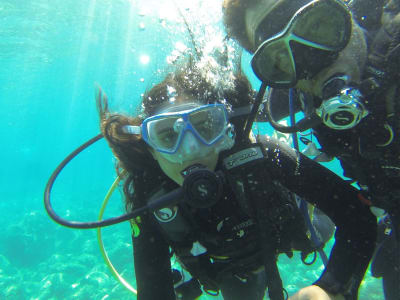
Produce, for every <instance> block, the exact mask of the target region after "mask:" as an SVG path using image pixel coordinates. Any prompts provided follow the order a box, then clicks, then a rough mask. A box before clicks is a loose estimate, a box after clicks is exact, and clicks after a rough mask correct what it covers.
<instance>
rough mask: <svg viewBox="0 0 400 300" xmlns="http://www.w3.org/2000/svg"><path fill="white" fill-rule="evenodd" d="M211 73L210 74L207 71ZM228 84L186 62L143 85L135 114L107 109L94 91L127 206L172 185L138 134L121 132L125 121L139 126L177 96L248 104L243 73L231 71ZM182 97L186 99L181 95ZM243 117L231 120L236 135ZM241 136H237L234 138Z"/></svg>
mask: <svg viewBox="0 0 400 300" xmlns="http://www.w3.org/2000/svg"><path fill="white" fill-rule="evenodd" d="M210 72H211V73H210ZM226 75H227V74H226V73H225V74H224V75H223V77H225V79H226V78H230V80H229V81H230V82H229V84H228V83H226V82H225V81H224V80H218V79H216V76H217V74H216V73H214V72H213V71H212V69H211V68H210V66H209V65H199V64H196V63H194V62H193V61H191V60H190V61H188V62H186V63H184V64H183V65H181V66H180V67H177V68H176V69H175V71H174V72H172V73H170V74H168V75H167V76H166V77H165V79H164V80H163V81H162V82H160V83H159V84H157V85H155V86H154V87H152V88H151V89H150V90H148V91H147V92H146V93H145V95H144V96H143V99H142V112H141V114H140V115H139V116H137V117H131V116H127V115H124V114H119V113H111V112H110V111H109V109H108V100H107V97H106V96H105V95H104V94H103V95H98V97H97V108H98V112H99V115H100V128H101V131H102V133H103V135H104V137H105V139H106V140H107V142H108V144H109V146H110V147H111V149H112V151H113V153H114V155H115V156H116V157H117V159H118V165H117V170H118V172H119V173H121V172H122V171H123V170H125V171H127V173H128V175H127V177H126V178H125V182H124V194H125V198H126V199H125V201H126V209H127V210H128V211H129V210H131V209H132V208H133V207H137V206H143V205H144V204H145V199H147V198H148V197H149V196H150V195H151V193H152V192H154V191H155V189H156V188H159V187H160V186H163V185H164V186H166V187H169V186H176V184H175V183H174V182H173V181H172V180H171V179H170V178H169V177H167V176H166V175H165V174H164V173H163V171H162V170H161V168H160V166H159V164H158V162H157V161H156V160H154V158H153V156H152V155H151V153H150V151H149V146H148V145H147V144H146V143H145V142H144V141H143V140H142V139H141V137H140V136H139V135H131V134H127V133H125V132H124V131H123V130H122V128H123V126H124V125H140V124H141V123H142V121H143V120H144V119H145V118H146V117H149V116H152V115H154V114H156V113H157V111H158V110H159V109H160V108H161V107H162V106H163V105H165V104H168V103H169V102H171V101H173V100H174V99H173V98H175V97H178V96H179V95H182V96H184V97H188V99H187V100H188V101H190V102H194V101H196V102H198V103H201V104H209V103H223V104H225V105H226V106H227V108H228V110H229V109H235V108H236V107H242V106H246V105H249V104H250V103H251V102H252V101H253V91H252V89H251V85H250V83H249V81H248V80H247V78H246V77H245V76H244V75H242V74H241V73H238V74H231V76H226ZM185 99H186V98H185ZM245 120H246V118H245V117H236V118H234V119H231V120H230V122H231V123H232V124H233V125H234V127H235V128H236V129H237V130H236V131H237V132H238V133H239V135H240V130H239V129H240V128H243V127H244V125H245ZM238 138H241V137H240V136H238V137H237V140H238Z"/></svg>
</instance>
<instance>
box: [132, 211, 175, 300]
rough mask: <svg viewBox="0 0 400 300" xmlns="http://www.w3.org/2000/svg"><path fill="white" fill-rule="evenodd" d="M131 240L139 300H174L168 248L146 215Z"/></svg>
mask: <svg viewBox="0 0 400 300" xmlns="http://www.w3.org/2000/svg"><path fill="white" fill-rule="evenodd" d="M141 220H142V222H141V223H140V224H139V228H140V234H139V236H138V237H135V238H132V240H133V254H134V255H133V256H134V263H135V275H136V282H137V290H138V297H137V299H138V300H154V299H165V300H175V292H174V286H173V281H172V272H171V262H170V254H169V246H168V244H167V243H166V242H165V240H164V239H163V236H162V235H161V234H160V232H159V231H158V230H157V229H156V228H155V226H154V225H153V224H152V222H151V221H150V220H149V218H148V217H147V216H142V217H141Z"/></svg>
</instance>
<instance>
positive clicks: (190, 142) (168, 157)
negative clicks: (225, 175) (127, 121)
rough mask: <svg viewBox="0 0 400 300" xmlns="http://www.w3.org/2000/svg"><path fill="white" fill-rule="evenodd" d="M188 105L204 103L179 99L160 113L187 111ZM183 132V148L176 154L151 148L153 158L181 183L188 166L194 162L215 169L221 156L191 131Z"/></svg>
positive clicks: (166, 172) (169, 175) (171, 176)
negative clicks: (202, 142)
mask: <svg viewBox="0 0 400 300" xmlns="http://www.w3.org/2000/svg"><path fill="white" fill-rule="evenodd" d="M188 105H189V106H190V108H195V107H192V105H194V106H198V107H200V106H202V104H198V105H197V104H193V103H190V104H188V103H185V102H184V101H179V100H178V99H177V100H176V101H175V102H174V103H172V104H169V105H167V106H166V107H163V109H162V111H160V113H163V112H167V111H168V112H174V113H176V112H181V111H185V110H187V109H188V107H187V106H188ZM199 115H200V114H199ZM183 134H184V135H183V138H182V142H181V143H180V146H179V147H180V148H182V149H179V151H177V152H176V153H174V154H165V153H162V152H159V151H157V150H155V149H153V148H150V152H151V153H152V155H153V158H154V159H155V160H157V162H158V164H159V165H160V168H161V169H162V171H163V172H164V173H165V174H166V175H167V176H168V177H169V178H171V179H172V180H173V181H175V182H176V183H177V184H179V185H182V184H183V179H184V178H183V176H182V171H184V170H185V169H186V168H188V167H189V166H192V165H194V164H201V165H203V166H205V167H207V168H208V169H209V170H212V171H213V170H215V167H216V165H217V162H218V156H219V152H217V151H213V147H212V146H210V147H208V146H204V145H203V144H201V142H200V141H199V140H198V138H197V137H196V136H195V135H194V134H193V133H192V132H191V131H187V132H184V133H183Z"/></svg>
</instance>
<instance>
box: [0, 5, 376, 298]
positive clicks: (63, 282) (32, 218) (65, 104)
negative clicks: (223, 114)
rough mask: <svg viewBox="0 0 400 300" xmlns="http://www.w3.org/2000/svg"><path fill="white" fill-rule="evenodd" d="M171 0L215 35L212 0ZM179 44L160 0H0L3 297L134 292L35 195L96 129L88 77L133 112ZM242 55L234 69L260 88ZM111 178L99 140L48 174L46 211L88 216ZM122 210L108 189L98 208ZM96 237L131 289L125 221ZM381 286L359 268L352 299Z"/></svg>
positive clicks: (306, 272)
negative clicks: (357, 289) (356, 290)
mask: <svg viewBox="0 0 400 300" xmlns="http://www.w3.org/2000/svg"><path fill="white" fill-rule="evenodd" d="M176 2H177V3H178V5H180V6H181V7H182V8H183V12H184V13H185V14H186V16H187V18H188V20H189V21H190V22H189V24H192V26H193V31H194V33H195V34H197V36H199V34H203V35H206V36H218V35H215V32H214V31H213V30H217V31H218V30H219V27H218V26H219V25H220V24H219V20H220V3H221V1H215V0H206V1H202V2H198V1H192V2H193V3H191V2H190V1H183V0H176ZM200 24H203V25H202V26H200ZM206 25H207V26H209V27H207V26H206ZM205 28H208V29H207V30H205ZM210 28H213V29H210ZM221 34H222V33H221ZM182 45H186V46H187V47H190V39H189V36H188V34H187V31H186V29H185V27H184V25H183V22H182V19H181V18H180V17H179V14H178V13H177V10H176V8H175V7H174V5H173V2H172V1H169V0H163V1H161V0H160V1H157V0H146V1H133V0H131V1H129V0H88V1H82V0H81V1H78V0H52V1H48V0H31V1H26V0H0V105H1V109H0V125H1V126H0V134H1V137H2V141H3V142H2V144H1V145H2V146H1V154H2V156H1V157H2V158H3V159H2V165H1V168H0V179H1V180H0V184H1V200H2V201H0V228H2V234H1V235H0V299H12V300H14V299H15V300H20V299H91V300H97V299H135V296H133V295H131V294H130V293H129V292H128V291H127V290H125V289H124V288H123V287H122V286H120V285H119V283H118V282H117V281H116V280H115V279H114V278H113V277H112V275H111V273H110V272H109V271H108V269H107V267H106V265H105V264H104V263H103V261H102V257H101V255H100V252H99V250H98V246H97V241H96V233H95V231H93V230H72V229H67V228H64V227H61V226H58V225H56V224H55V223H54V222H52V221H51V220H50V219H49V218H48V216H47V214H46V213H45V211H44V208H43V192H44V187H45V184H46V182H47V180H48V178H49V176H50V175H51V173H52V171H53V170H54V168H55V167H56V166H57V165H58V163H60V162H61V160H62V159H63V158H64V157H65V156H66V155H67V154H68V153H70V152H71V151H72V150H73V149H75V148H76V147H77V146H79V145H80V144H82V143H83V142H85V141H86V140H88V139H89V138H91V137H92V136H94V135H96V134H98V133H99V126H98V116H97V112H96V108H95V103H94V86H95V84H100V85H101V86H102V87H103V89H104V90H105V91H106V92H107V94H108V95H109V97H110V103H111V108H112V109H115V110H122V111H125V112H129V113H132V114H133V113H136V112H137V109H138V103H139V100H140V95H141V94H142V93H143V92H144V91H145V90H146V89H149V88H151V86H152V84H154V83H156V82H157V81H159V80H160V79H161V78H162V77H163V75H165V74H166V72H167V71H168V66H169V64H168V61H171V60H173V59H174V56H176V55H178V54H179V51H178V52H177V50H179V49H181V50H182ZM248 59H249V57H248V56H246V55H245V56H244V59H243V66H244V68H245V72H246V73H247V74H248V75H249V76H250V78H251V80H252V83H253V84H254V87H255V88H257V87H258V85H259V83H258V82H257V81H256V79H255V78H254V76H253V75H252V73H251V71H250V70H249V69H248V67H247V63H246V62H248ZM329 167H331V168H333V169H334V170H335V171H336V172H340V169H339V167H338V165H337V164H335V165H329ZM114 179H115V171H114V161H113V157H112V154H111V152H110V150H109V149H108V147H107V146H106V143H105V142H104V141H100V142H98V143H97V144H95V145H94V146H93V147H91V148H89V149H88V150H87V151H85V152H84V153H83V154H81V155H79V156H78V157H77V158H76V159H75V160H73V161H72V163H71V164H70V165H68V166H67V167H66V169H65V171H64V172H63V173H62V174H61V175H60V177H59V178H58V179H57V181H56V184H55V186H54V189H53V198H52V199H53V203H54V208H55V209H56V211H57V212H58V213H59V214H60V215H61V216H63V217H66V218H68V219H70V220H80V221H91V220H95V219H96V218H97V215H98V210H99V208H100V205H101V202H102V199H103V198H104V195H105V193H106V191H107V190H108V188H109V186H110V185H111V183H112V182H113V180H114ZM122 211H123V204H122V201H121V195H120V194H119V193H115V195H113V197H112V199H111V203H110V204H109V207H108V208H107V211H106V215H105V216H106V217H107V216H115V215H118V214H120V213H121V212H122ZM103 236H104V242H105V246H106V248H107V251H108V252H109V255H110V257H111V259H112V261H113V263H114V264H115V266H116V268H117V269H118V270H119V271H120V272H121V273H122V274H123V276H124V277H125V278H126V279H127V280H128V281H129V282H130V283H131V284H132V285H135V284H136V283H135V277H134V274H133V261H132V246H131V238H130V229H129V226H128V225H127V224H121V225H117V226H113V227H111V228H106V229H105V230H104V231H103ZM280 269H281V273H282V278H283V280H284V284H285V286H286V288H287V290H288V291H289V293H293V292H294V291H296V290H297V289H298V288H300V287H303V286H306V285H308V284H310V283H311V282H312V281H313V280H315V279H316V278H317V277H318V274H319V273H320V272H321V270H322V267H321V263H320V261H319V262H317V263H315V264H314V265H313V266H312V267H306V266H304V265H302V264H301V262H300V260H299V257H298V255H297V256H295V258H293V259H292V260H289V259H287V258H285V257H283V256H282V257H281V258H280ZM380 285H381V283H380V280H378V279H373V278H371V277H370V276H369V274H368V276H367V277H366V279H365V283H364V284H363V287H362V289H361V297H360V299H383V297H382V292H381V287H380ZM203 298H206V297H203ZM208 298H212V297H208Z"/></svg>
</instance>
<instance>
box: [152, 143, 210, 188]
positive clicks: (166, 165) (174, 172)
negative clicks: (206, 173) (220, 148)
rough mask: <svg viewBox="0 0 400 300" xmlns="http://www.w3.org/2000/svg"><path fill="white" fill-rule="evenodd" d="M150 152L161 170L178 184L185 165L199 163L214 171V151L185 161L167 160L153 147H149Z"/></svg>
mask: <svg viewBox="0 0 400 300" xmlns="http://www.w3.org/2000/svg"><path fill="white" fill-rule="evenodd" d="M151 153H152V154H153V157H154V159H155V160H157V162H158V164H159V165H160V168H161V170H163V172H164V173H165V175H167V176H168V177H169V178H171V179H172V180H173V181H175V182H176V183H177V184H179V185H182V184H183V176H182V174H181V172H182V171H183V170H185V169H186V168H187V167H189V166H191V165H194V164H201V165H204V166H205V167H207V168H208V169H209V170H212V171H214V170H215V167H216V166H217V162H218V153H216V152H212V153H210V154H209V155H208V156H206V157H199V158H196V159H193V160H191V161H185V162H183V163H173V162H171V161H169V160H167V159H166V158H165V157H164V156H163V155H162V154H161V153H160V152H158V151H155V150H153V149H151Z"/></svg>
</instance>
